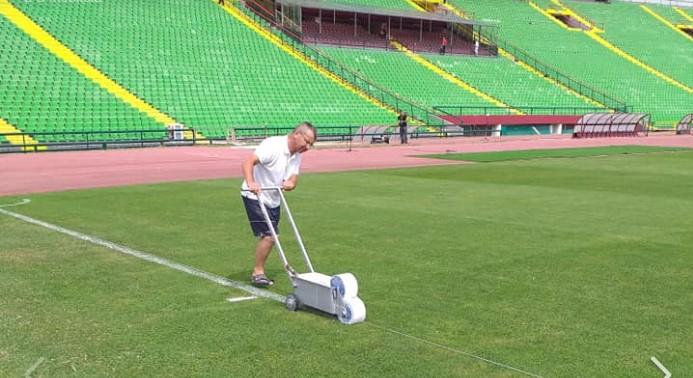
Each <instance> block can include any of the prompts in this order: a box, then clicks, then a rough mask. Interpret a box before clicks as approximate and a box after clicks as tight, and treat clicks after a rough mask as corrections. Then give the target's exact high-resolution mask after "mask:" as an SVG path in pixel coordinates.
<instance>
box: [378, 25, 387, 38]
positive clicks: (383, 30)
mask: <svg viewBox="0 0 693 378" xmlns="http://www.w3.org/2000/svg"><path fill="white" fill-rule="evenodd" d="M378 35H380V37H382V38H387V24H386V23H384V22H383V23H382V24H380V31H379V32H378Z"/></svg>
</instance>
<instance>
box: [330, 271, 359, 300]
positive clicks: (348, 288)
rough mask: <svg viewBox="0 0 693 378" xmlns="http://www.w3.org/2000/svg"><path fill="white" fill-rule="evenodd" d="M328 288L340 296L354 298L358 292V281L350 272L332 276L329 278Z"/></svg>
mask: <svg viewBox="0 0 693 378" xmlns="http://www.w3.org/2000/svg"><path fill="white" fill-rule="evenodd" d="M330 288H331V289H332V290H335V291H336V292H337V293H338V294H339V296H340V297H342V298H354V297H356V296H357V295H358V294H359V283H358V281H357V280H356V277H354V275H353V274H351V273H343V274H338V275H336V276H333V277H332V279H331V280H330Z"/></svg>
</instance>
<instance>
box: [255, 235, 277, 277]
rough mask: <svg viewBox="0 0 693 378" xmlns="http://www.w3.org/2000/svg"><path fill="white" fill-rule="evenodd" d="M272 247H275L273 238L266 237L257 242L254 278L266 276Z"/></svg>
mask: <svg viewBox="0 0 693 378" xmlns="http://www.w3.org/2000/svg"><path fill="white" fill-rule="evenodd" d="M272 247H274V239H273V238H272V236H269V235H265V236H263V237H261V238H260V240H258V241H257V245H256V246H255V268H254V269H253V275H254V276H256V275H258V274H265V263H266V262H267V256H269V254H270V252H272Z"/></svg>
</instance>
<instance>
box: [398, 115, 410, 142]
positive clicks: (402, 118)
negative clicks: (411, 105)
mask: <svg viewBox="0 0 693 378" xmlns="http://www.w3.org/2000/svg"><path fill="white" fill-rule="evenodd" d="M397 125H398V126H399V139H400V142H401V143H402V144H407V143H409V142H408V140H407V113H405V112H400V113H399V116H397Z"/></svg>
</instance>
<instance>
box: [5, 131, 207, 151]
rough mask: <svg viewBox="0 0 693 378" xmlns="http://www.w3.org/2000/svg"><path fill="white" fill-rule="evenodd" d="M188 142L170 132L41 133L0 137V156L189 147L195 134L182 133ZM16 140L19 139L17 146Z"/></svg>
mask: <svg viewBox="0 0 693 378" xmlns="http://www.w3.org/2000/svg"><path fill="white" fill-rule="evenodd" d="M185 131H186V132H187V133H190V134H189V135H191V138H189V139H184V138H183V136H182V135H181V134H178V135H176V134H175V133H176V131H173V130H162V129H152V130H117V131H116V130H103V131H53V132H48V131H42V132H27V133H22V132H17V133H0V137H3V138H4V139H5V141H2V142H0V152H19V151H23V152H31V151H44V150H91V149H108V148H109V147H115V146H120V147H147V146H163V145H183V144H185V145H191V144H196V143H197V142H198V141H199V138H198V136H197V132H196V131H195V130H192V129H187V130H185ZM17 139H21V141H20V142H19V143H18V141H17Z"/></svg>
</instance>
